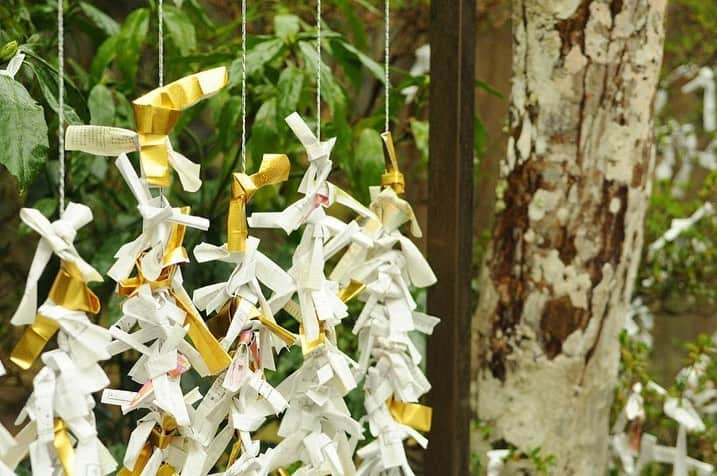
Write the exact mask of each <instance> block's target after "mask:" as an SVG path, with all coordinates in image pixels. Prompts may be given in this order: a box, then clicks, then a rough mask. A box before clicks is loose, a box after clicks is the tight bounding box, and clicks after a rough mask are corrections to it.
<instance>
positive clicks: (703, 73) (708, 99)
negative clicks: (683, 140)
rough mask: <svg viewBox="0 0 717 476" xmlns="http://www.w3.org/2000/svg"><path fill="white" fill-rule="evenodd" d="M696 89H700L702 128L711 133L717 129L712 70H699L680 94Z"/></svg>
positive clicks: (716, 96)
mask: <svg viewBox="0 0 717 476" xmlns="http://www.w3.org/2000/svg"><path fill="white" fill-rule="evenodd" d="M697 89H702V127H703V128H704V130H705V131H707V132H713V131H714V130H715V129H717V92H716V90H715V89H716V87H715V75H714V71H713V70H712V68H710V67H707V66H704V67H702V68H700V71H699V73H697V76H696V77H695V78H694V79H693V80H691V81H690V82H688V83H686V84H685V85H684V86H682V92H683V93H685V94H689V93H691V92H694V91H695V90H697Z"/></svg>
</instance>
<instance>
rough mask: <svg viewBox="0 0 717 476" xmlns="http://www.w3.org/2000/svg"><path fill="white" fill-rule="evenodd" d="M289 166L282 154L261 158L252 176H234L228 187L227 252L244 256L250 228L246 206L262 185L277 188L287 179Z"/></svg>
mask: <svg viewBox="0 0 717 476" xmlns="http://www.w3.org/2000/svg"><path fill="white" fill-rule="evenodd" d="M290 168H291V164H290V163H289V158H288V157H287V156H286V155H284V154H264V158H263V159H262V161H261V165H260V166H259V171H258V172H257V173H255V174H253V175H247V174H245V173H235V174H234V180H233V181H232V187H231V199H230V201H229V214H228V216H227V249H228V250H229V251H231V252H232V253H234V252H243V251H244V250H245V249H246V238H247V236H248V235H249V227H248V225H247V221H246V204H247V203H249V200H251V198H252V197H253V196H254V194H255V193H256V191H257V190H259V189H260V188H261V187H263V186H265V185H270V184H277V183H281V182H283V181H285V180H286V179H288V178H289V169H290Z"/></svg>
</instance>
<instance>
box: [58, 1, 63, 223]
mask: <svg viewBox="0 0 717 476" xmlns="http://www.w3.org/2000/svg"><path fill="white" fill-rule="evenodd" d="M63 8H64V0H57V96H58V98H57V102H58V107H57V114H58V116H59V117H58V121H57V123H58V126H57V144H58V145H57V147H58V149H59V150H58V155H59V158H60V183H59V189H60V217H62V213H63V212H64V211H65V117H64V114H65V24H64V18H63V14H64V12H63Z"/></svg>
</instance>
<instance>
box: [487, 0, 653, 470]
mask: <svg viewBox="0 0 717 476" xmlns="http://www.w3.org/2000/svg"><path fill="white" fill-rule="evenodd" d="M513 4H514V7H513V42H514V44H513V85H512V86H513V87H512V94H511V111H510V139H509V144H508V152H507V157H506V160H505V161H504V163H503V164H502V167H501V176H502V181H503V183H502V185H501V186H499V192H498V208H497V209H498V212H497V218H496V225H495V229H494V236H493V244H492V246H491V247H490V250H489V254H488V256H487V258H486V261H485V264H484V266H483V271H482V274H481V279H480V282H481V286H480V289H481V299H480V304H479V308H478V310H477V312H476V316H475V320H474V322H475V324H474V325H475V326H476V329H475V332H474V336H475V338H476V339H479V342H477V348H478V349H479V353H480V355H479V357H478V359H477V361H476V364H475V366H474V372H475V373H474V377H475V378H474V401H475V402H476V410H477V414H478V417H479V418H480V420H482V421H483V422H485V423H487V424H488V425H489V426H490V427H491V428H492V432H491V434H490V440H491V443H492V444H493V445H494V447H496V448H497V447H511V446H512V447H515V448H517V449H518V450H522V451H525V452H527V451H528V450H530V449H534V448H537V447H540V448H541V455H543V456H548V455H554V456H555V458H556V463H555V466H553V467H551V469H550V470H549V472H550V474H556V475H577V474H579V475H593V474H594V475H602V474H605V471H606V464H607V460H608V455H607V450H608V419H609V410H610V404H611V401H612V396H613V390H614V385H615V383H616V376H617V369H618V361H619V341H618V335H619V332H620V330H621V328H622V325H623V320H624V316H625V312H626V307H627V305H628V304H629V301H630V296H631V293H632V288H633V281H634V280H635V275H636V271H637V266H638V263H639V257H640V250H641V247H642V238H643V222H644V218H645V212H646V209H647V206H648V198H649V194H650V184H651V175H652V168H653V163H654V156H655V148H654V141H653V135H654V134H653V123H652V102H653V97H654V95H655V90H656V86H657V82H658V77H659V72H660V65H661V58H662V47H663V40H664V25H663V23H664V13H665V4H666V0H612V1H606V0H603V1H600V0H592V1H591V0H583V1H580V0H572V1H571V0H514V2H513Z"/></svg>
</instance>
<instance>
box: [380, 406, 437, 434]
mask: <svg viewBox="0 0 717 476" xmlns="http://www.w3.org/2000/svg"><path fill="white" fill-rule="evenodd" d="M387 404H388V410H389V411H390V412H391V416H392V417H393V419H394V420H396V421H397V422H398V423H401V424H402V425H406V426H410V427H411V428H414V429H416V430H419V431H430V430H431V418H432V416H433V410H432V409H431V407H427V406H425V405H420V404H418V403H406V402H399V401H398V400H394V399H393V398H391V399H390V400H389V401H388V402H387Z"/></svg>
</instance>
